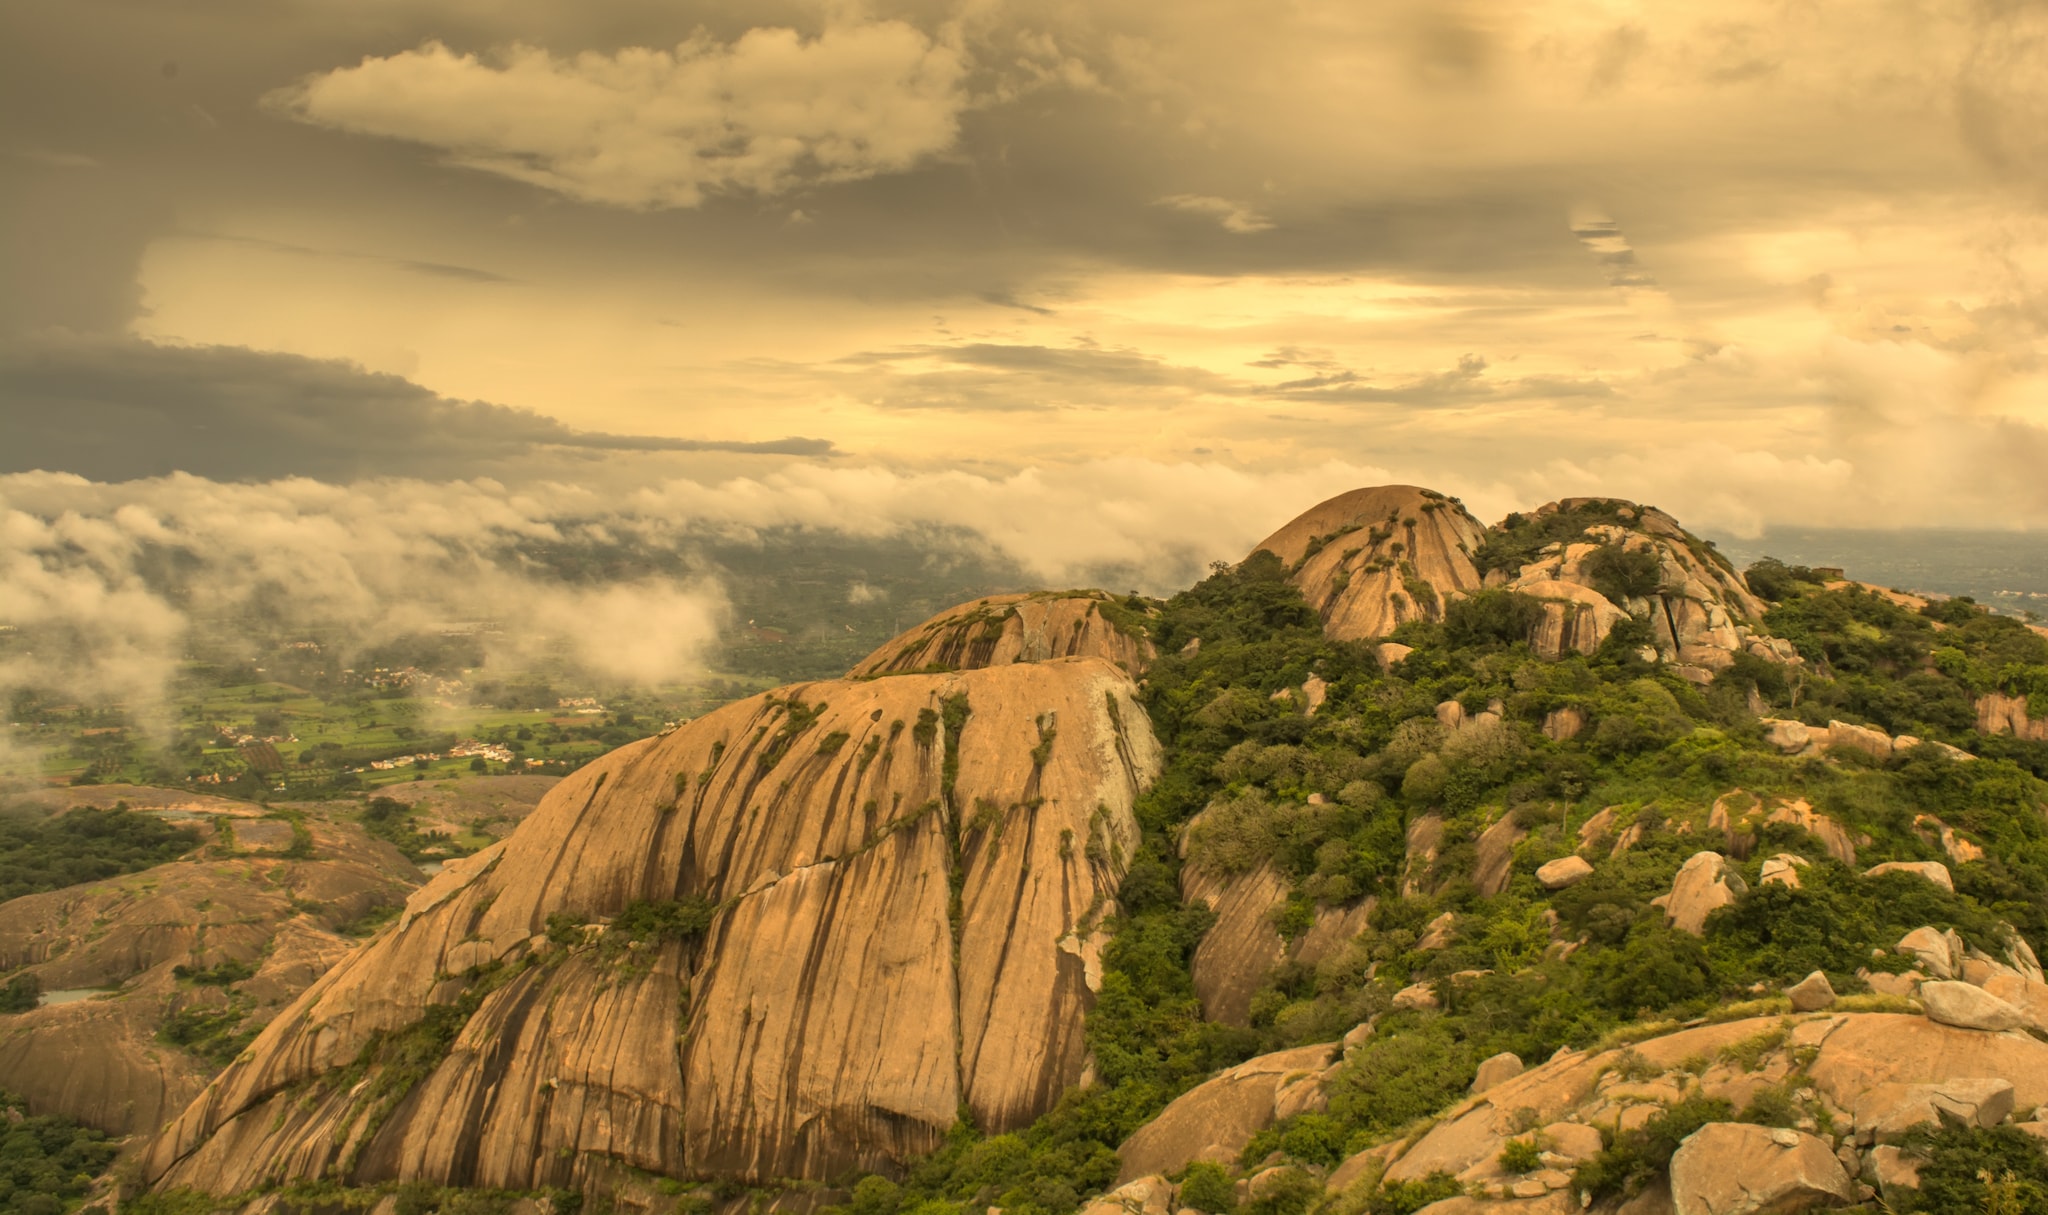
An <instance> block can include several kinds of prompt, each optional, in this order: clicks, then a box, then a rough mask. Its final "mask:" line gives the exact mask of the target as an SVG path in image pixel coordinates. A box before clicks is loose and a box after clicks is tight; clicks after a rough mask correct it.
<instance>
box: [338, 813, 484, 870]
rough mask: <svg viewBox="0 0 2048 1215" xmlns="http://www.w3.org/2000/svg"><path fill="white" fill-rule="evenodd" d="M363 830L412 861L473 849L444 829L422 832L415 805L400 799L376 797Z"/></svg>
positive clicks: (363, 818) (461, 854)
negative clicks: (466, 846) (462, 843)
mask: <svg viewBox="0 0 2048 1215" xmlns="http://www.w3.org/2000/svg"><path fill="white" fill-rule="evenodd" d="M362 824H363V831H364V833H365V834H367V835H368V836H370V838H372V839H380V840H383V841H384V842H385V843H387V844H390V845H391V846H392V847H394V848H396V849H398V851H399V852H400V853H402V854H404V856H405V859H407V860H409V861H422V860H426V859H428V858H430V857H433V858H442V859H445V858H448V857H455V856H463V855H465V854H467V853H468V852H469V849H467V848H465V847H463V846H462V845H461V843H459V842H458V841H457V840H456V838H455V837H454V836H452V835H449V834H448V833H447V832H444V831H422V830H420V829H419V825H418V822H417V821H416V816H415V814H414V812H413V808H412V807H411V806H408V805H406V804H405V803H404V802H401V801H399V800H397V799H396V798H389V797H373V798H371V799H370V802H369V804H368V805H367V806H364V807H363V817H362Z"/></svg>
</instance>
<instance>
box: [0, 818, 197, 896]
mask: <svg viewBox="0 0 2048 1215" xmlns="http://www.w3.org/2000/svg"><path fill="white" fill-rule="evenodd" d="M198 844H199V838H198V836H197V835H196V834H195V833H194V832H193V831H192V830H190V829H189V828H185V827H177V826H173V825H171V824H170V823H167V822H165V821H164V820H163V819H160V818H157V817H156V816H155V815H150V814H136V813H134V812H132V811H130V810H129V809H128V808H127V807H126V806H124V805H116V806H115V807H114V808H113V809H111V810H100V809H96V808H94V807H91V806H85V807H81V808H79V809H76V810H71V811H67V812H66V813H64V814H60V815H57V816H55V817H49V816H46V815H44V814H43V813H42V812H41V811H40V810H35V809H16V810H8V811H4V812H0V902H4V901H5V900H7V899H18V898H20V897H21V896H22V895H25V894H38V893H40V892H42V891H45V890H61V889H63V888H64V887H66V886H76V885H78V884H79V883H81V882H99V881H105V880H106V879H107V878H111V877H119V876H120V875H121V874H124V873H135V872H137V871H139V870H143V869H147V868H149V867H150V866H152V865H161V864H163V863H164V862H165V861H174V860H176V859H178V858H179V857H181V856H183V855H185V854H186V853H187V852H190V851H192V849H193V848H195V847H197V846H198Z"/></svg>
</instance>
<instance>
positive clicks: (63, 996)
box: [42, 987, 114, 1007]
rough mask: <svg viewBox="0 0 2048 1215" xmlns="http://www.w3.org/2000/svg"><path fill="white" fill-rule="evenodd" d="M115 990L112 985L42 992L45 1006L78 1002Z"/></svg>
mask: <svg viewBox="0 0 2048 1215" xmlns="http://www.w3.org/2000/svg"><path fill="white" fill-rule="evenodd" d="M113 990H114V989H113V988H111V987H69V988H64V989H62V990H59V991H46V992H44V993H43V994H42V1004H43V1005H44V1006H45V1007H47V1006H49V1005H51V1004H76V1003H78V1002H79V1001H80V1000H90V999H92V998H93V997H94V996H104V995H106V994H107V993H109V992H111V991H113Z"/></svg>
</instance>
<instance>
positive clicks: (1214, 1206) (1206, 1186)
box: [1180, 1160, 1237, 1215]
mask: <svg viewBox="0 0 2048 1215" xmlns="http://www.w3.org/2000/svg"><path fill="white" fill-rule="evenodd" d="M1180 1205H1182V1206H1184V1207H1192V1208H1193V1209H1195V1210H1197V1211H1206V1212H1208V1215H1227V1213H1228V1212H1230V1211H1233V1210H1235V1209H1236V1208H1237V1183H1236V1182H1234V1181H1232V1180H1231V1179H1230V1174H1228V1173H1226V1172H1224V1171H1223V1166H1222V1165H1220V1164H1212V1163H1211V1162H1209V1161H1207V1160H1197V1161H1196V1162H1195V1163H1193V1164H1191V1165H1189V1166H1188V1171H1187V1175H1186V1176H1184V1177H1182V1178H1181V1182H1180Z"/></svg>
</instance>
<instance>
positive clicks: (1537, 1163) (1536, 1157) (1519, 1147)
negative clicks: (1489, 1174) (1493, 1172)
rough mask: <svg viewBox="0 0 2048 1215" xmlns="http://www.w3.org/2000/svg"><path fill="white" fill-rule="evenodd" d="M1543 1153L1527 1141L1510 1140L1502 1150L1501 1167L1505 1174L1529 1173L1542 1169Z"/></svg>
mask: <svg viewBox="0 0 2048 1215" xmlns="http://www.w3.org/2000/svg"><path fill="white" fill-rule="evenodd" d="M1542 1165H1543V1153H1542V1152H1540V1151H1538V1150H1537V1147H1536V1145H1535V1144H1534V1143H1532V1142H1530V1141H1529V1140H1527V1139H1510V1140H1508V1142H1507V1146H1506V1147H1503V1148H1502V1149H1501V1150H1500V1167H1501V1171H1502V1172H1504V1173H1528V1172H1533V1171H1534V1170H1536V1169H1538V1168H1540V1167H1542Z"/></svg>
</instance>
